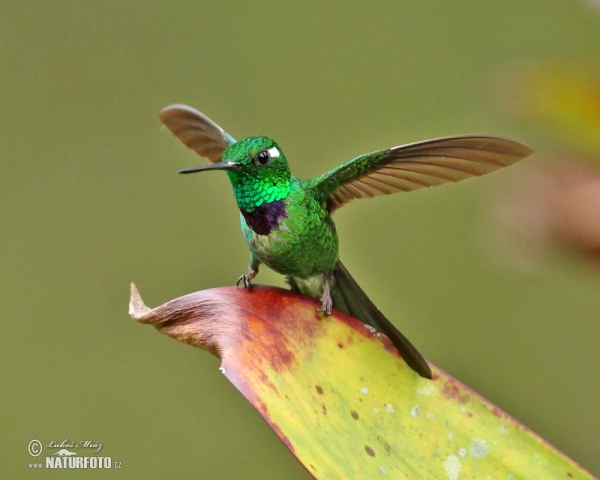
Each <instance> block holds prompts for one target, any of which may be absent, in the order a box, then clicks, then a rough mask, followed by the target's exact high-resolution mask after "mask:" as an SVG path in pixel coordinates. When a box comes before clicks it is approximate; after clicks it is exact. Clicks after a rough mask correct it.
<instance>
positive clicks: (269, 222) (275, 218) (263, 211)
mask: <svg viewBox="0 0 600 480" xmlns="http://www.w3.org/2000/svg"><path fill="white" fill-rule="evenodd" d="M240 211H241V212H242V215H243V216H244V219H245V220H246V223H247V224H248V226H249V227H250V228H251V229H252V230H254V231H255V232H256V233H258V234H259V235H268V234H269V233H271V232H272V231H273V230H279V222H280V221H281V219H282V218H287V217H288V213H287V212H286V211H285V202H284V201H283V200H277V201H275V202H270V203H267V202H265V203H263V204H262V205H261V206H259V207H256V208H255V209H254V210H252V211H251V212H247V211H246V210H244V209H243V208H240Z"/></svg>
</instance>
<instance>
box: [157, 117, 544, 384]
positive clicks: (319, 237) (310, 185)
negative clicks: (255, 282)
mask: <svg viewBox="0 0 600 480" xmlns="http://www.w3.org/2000/svg"><path fill="white" fill-rule="evenodd" d="M160 119H161V121H162V122H163V123H165V125H167V127H168V128H169V129H170V130H171V131H172V132H173V133H174V134H175V135H176V136H177V137H178V138H179V139H180V140H181V141H182V142H183V143H184V144H185V145H187V146H188V147H189V148H191V149H193V150H195V151H196V152H197V153H198V154H200V155H202V156H204V157H206V158H208V159H209V160H210V161H211V162H213V164H212V165H207V166H204V167H195V168H191V169H186V170H183V171H182V172H181V173H192V172H197V171H203V170H209V169H210V170H214V169H216V170H226V171H227V174H228V176H229V179H230V181H231V184H232V186H233V191H234V194H235V198H236V201H237V204H238V207H239V208H240V212H241V224H242V231H243V232H244V236H245V238H246V241H247V243H248V246H249V248H250V271H249V273H248V274H247V275H242V276H241V277H240V281H243V282H244V285H245V286H246V287H248V288H249V287H250V286H251V282H252V279H253V278H254V276H255V275H256V274H257V272H258V268H259V266H260V264H261V263H264V264H265V265H267V266H268V267H270V268H272V269H273V270H275V271H276V272H279V273H281V274H283V275H286V278H287V281H288V283H289V284H290V286H291V287H292V288H293V289H296V290H299V291H301V292H302V293H305V294H307V295H310V296H312V297H315V298H320V299H321V302H322V307H321V309H319V310H320V311H324V312H325V313H327V314H329V313H331V308H332V307H335V308H338V309H340V310H342V311H344V312H346V313H349V314H350V315H352V316H354V317H356V318H358V319H359V320H361V321H363V322H364V323H366V324H368V325H371V326H372V327H374V328H376V329H377V330H379V331H380V332H382V333H384V334H385V335H387V336H388V338H390V340H391V341H392V343H393V344H394V345H395V346H396V348H398V350H399V352H400V353H401V355H402V357H403V358H404V359H405V360H406V362H407V363H408V365H410V366H411V367H412V368H413V369H414V370H415V371H416V372H418V373H419V374H420V375H422V376H424V377H428V378H431V370H430V369H429V366H428V365H427V362H426V361H425V359H424V358H423V357H422V356H421V354H419V352H418V351H417V350H416V349H415V347H414V346H413V345H412V344H411V343H410V342H409V341H408V340H407V339H406V337H404V336H403V335H402V334H401V333H400V332H399V331H398V329H397V328H396V327H394V325H393V324H392V323H391V322H390V321H389V320H388V319H387V318H386V317H385V316H384V315H383V314H382V313H381V312H380V311H379V309H377V307H376V306H375V305H374V304H373V303H372V302H371V300H369V298H368V297H367V296H366V294H365V293H364V292H363V291H362V289H361V288H360V287H359V286H358V284H357V283H356V282H355V280H354V279H353V278H352V277H351V275H350V274H349V273H348V271H347V270H346V268H345V267H344V266H343V265H342V263H341V262H340V261H339V258H338V236H337V233H336V230H335V225H334V223H333V220H332V218H331V213H333V211H334V210H336V209H337V208H339V207H341V206H342V205H344V204H345V203H347V202H349V201H350V200H352V199H354V198H362V197H373V196H376V195H382V194H389V193H394V192H398V191H411V190H415V189H417V188H422V187H429V186H434V185H440V184H443V183H447V182H455V181H458V180H462V179H465V178H469V177H472V176H479V175H484V174H486V173H490V172H493V171H495V170H498V169H499V168H502V167H504V166H507V165H511V164H513V163H515V162H517V161H519V160H521V159H522V158H524V157H526V156H528V155H531V153H533V152H532V150H531V149H529V148H528V147H526V146H525V145H522V144H520V143H518V142H515V141H513V140H509V139H506V138H501V137H493V136H485V135H466V136H458V137H446V138H439V139H435V140H427V141H424V142H418V143H413V144H409V145H402V146H398V147H393V148H390V149H387V150H379V151H377V152H372V153H367V154H365V155H361V156H359V157H357V158H355V159H354V160H351V161H350V162H348V163H345V164H344V165H341V166H339V167H337V168H335V169H333V170H331V171H329V172H327V173H325V174H324V175H321V176H320V177H317V178H315V179H313V180H300V179H297V178H295V177H293V176H292V175H291V173H290V169H289V166H288V162H287V160H286V158H285V155H284V154H283V152H282V151H281V149H280V148H279V146H278V145H277V144H276V143H275V142H274V141H273V140H271V139H269V138H267V137H250V138H246V139H244V140H241V141H239V142H236V141H235V139H234V138H233V137H231V136H230V135H228V134H227V133H225V131H224V130H223V129H222V128H221V127H219V126H218V125H217V124H216V123H214V122H213V121H212V120H210V119H209V118H208V117H206V116H205V115H203V114H202V113H200V112H198V111H197V110H194V109H193V108H191V107H188V106H185V105H172V106H170V107H167V108H165V109H164V110H162V111H161V113H160ZM238 283H239V281H238Z"/></svg>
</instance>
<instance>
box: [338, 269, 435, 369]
mask: <svg viewBox="0 0 600 480" xmlns="http://www.w3.org/2000/svg"><path fill="white" fill-rule="evenodd" d="M333 277H334V284H333V286H332V288H331V297H332V300H333V306H334V307H335V308H337V309H338V310H341V311H342V312H345V313H347V314H349V315H352V316H353V317H355V318H357V319H358V320H360V321H361V322H363V323H365V324H367V325H370V326H372V327H373V328H375V329H377V330H378V331H379V332H381V333H383V334H385V335H386V336H387V337H388V338H389V339H390V340H391V342H392V343H393V344H394V346H395V347H396V348H397V349H398V351H399V352H400V355H402V358H403V359H404V361H405V362H406V363H407V364H408V366H409V367H410V368H412V369H413V370H414V371H415V372H417V373H418V374H419V375H421V376H422V377H424V378H432V374H431V369H430V368H429V365H428V364H427V361H426V360H425V359H424V358H423V356H422V355H421V354H420V353H419V351H418V350H417V349H416V348H415V347H414V345H413V344H412V343H410V341H409V340H408V339H407V338H406V337H405V336H404V335H402V334H401V333H400V331H399V330H398V329H397V328H396V327H395V326H394V325H393V324H392V323H391V322H390V321H389V320H388V319H387V318H386V317H385V316H384V315H383V313H381V311H380V310H379V309H378V308H377V307H376V306H375V304H374V303H373V302H372V301H371V300H370V299H369V297H367V295H366V293H365V292H364V291H363V290H362V289H361V288H360V287H359V285H358V283H356V281H355V280H354V278H352V276H351V275H350V272H348V270H346V267H344V265H343V264H342V262H340V261H339V260H338V262H337V264H336V265H335V268H334V270H333Z"/></svg>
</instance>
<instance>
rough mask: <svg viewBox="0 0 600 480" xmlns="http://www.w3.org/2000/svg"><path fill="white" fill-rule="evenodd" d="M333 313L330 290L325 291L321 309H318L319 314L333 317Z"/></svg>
mask: <svg viewBox="0 0 600 480" xmlns="http://www.w3.org/2000/svg"><path fill="white" fill-rule="evenodd" d="M332 311H333V301H332V300H331V295H330V294H329V291H328V290H325V293H324V294H323V296H322V297H321V308H317V312H325V315H331V312H332Z"/></svg>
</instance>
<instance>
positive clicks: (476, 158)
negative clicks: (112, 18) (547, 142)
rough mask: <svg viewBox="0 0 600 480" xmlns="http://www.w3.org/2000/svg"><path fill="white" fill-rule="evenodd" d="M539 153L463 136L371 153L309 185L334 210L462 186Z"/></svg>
mask: <svg viewBox="0 0 600 480" xmlns="http://www.w3.org/2000/svg"><path fill="white" fill-rule="evenodd" d="M532 153H533V150H531V149H530V148H529V147H527V146H526V145H523V144H522V143H519V142H516V141H514V140H510V139H508V138H503V137H495V136H489V135H463V136H456V137H443V138H437V139H434V140H426V141H424V142H417V143H411V144H408V145H400V146H398V147H393V148H390V149H388V150H379V151H377V152H372V153H367V154H365V155H361V156H360V157H357V158H355V159H354V160H351V161H350V162H348V163H346V164H344V165H341V166H340V167H338V168H336V169H334V170H332V171H331V172H328V173H326V174H324V175H321V176H320V177H318V178H315V179H314V180H311V181H309V182H308V188H310V189H312V190H313V192H315V194H317V195H319V194H320V195H321V196H322V198H324V200H326V202H327V205H328V208H329V210H330V211H331V212H333V211H334V210H336V209H338V208H339V207H341V206H342V205H344V204H346V203H348V202H349V201H350V200H353V199H355V198H364V197H374V196H377V195H387V194H391V193H395V192H399V191H405V192H408V191H412V190H416V189H419V188H424V187H432V186H437V185H442V184H444V183H448V182H458V181H460V180H464V179H467V178H471V177H475V176H481V175H486V174H488V173H491V172H495V171H496V170H499V169H500V168H503V167H506V166H508V165H512V164H514V163H516V162H518V161H519V160H522V159H523V158H525V157H528V156H529V155H531V154H532Z"/></svg>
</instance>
